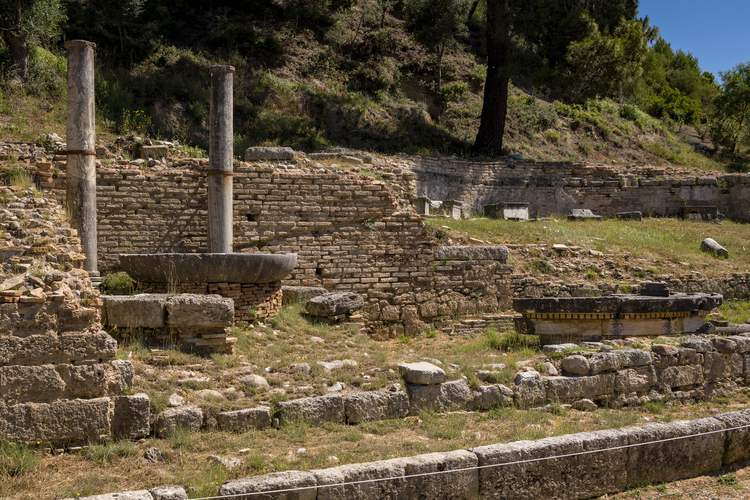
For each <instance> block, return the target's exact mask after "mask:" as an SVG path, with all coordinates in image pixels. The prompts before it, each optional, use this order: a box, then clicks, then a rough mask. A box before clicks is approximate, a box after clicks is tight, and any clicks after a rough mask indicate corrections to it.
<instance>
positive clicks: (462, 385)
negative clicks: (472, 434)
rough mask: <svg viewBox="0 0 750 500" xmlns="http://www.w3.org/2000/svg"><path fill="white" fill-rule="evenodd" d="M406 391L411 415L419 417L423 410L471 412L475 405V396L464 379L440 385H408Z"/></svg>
mask: <svg viewBox="0 0 750 500" xmlns="http://www.w3.org/2000/svg"><path fill="white" fill-rule="evenodd" d="M406 391H407V392H408V393H409V415H419V413H420V412H421V411H423V410H434V411H438V412H443V411H456V410H471V409H473V405H474V394H473V393H472V392H471V389H469V384H468V383H467V382H466V380H464V379H460V380H454V381H452V382H445V383H444V384H440V385H412V384H406Z"/></svg>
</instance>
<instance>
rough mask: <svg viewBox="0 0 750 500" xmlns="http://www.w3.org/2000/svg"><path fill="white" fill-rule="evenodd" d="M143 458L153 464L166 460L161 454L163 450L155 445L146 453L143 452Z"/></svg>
mask: <svg viewBox="0 0 750 500" xmlns="http://www.w3.org/2000/svg"><path fill="white" fill-rule="evenodd" d="M143 459H144V460H145V461H146V462H149V463H152V464H155V463H157V462H161V461H163V460H164V459H163V458H162V456H161V450H160V449H159V448H156V447H153V446H152V447H151V448H149V449H147V450H146V451H145V453H144V454H143Z"/></svg>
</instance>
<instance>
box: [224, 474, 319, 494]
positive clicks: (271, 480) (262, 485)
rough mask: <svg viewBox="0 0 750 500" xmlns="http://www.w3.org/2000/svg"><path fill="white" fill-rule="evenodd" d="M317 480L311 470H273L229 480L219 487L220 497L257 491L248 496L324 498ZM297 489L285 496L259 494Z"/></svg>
mask: <svg viewBox="0 0 750 500" xmlns="http://www.w3.org/2000/svg"><path fill="white" fill-rule="evenodd" d="M316 486H317V481H316V479H315V476H314V475H313V474H312V473H310V472H302V471H297V470H288V471H284V472H272V473H271V474H265V475H262V476H254V477H246V478H242V479H235V480H233V481H227V482H225V483H224V484H222V485H221V486H220V487H219V497H221V496H230V497H231V496H234V497H235V498H243V497H240V495H242V494H243V493H256V494H255V495H251V496H249V497H246V498H248V499H252V500H282V499H284V500H316V497H317V500H322V499H321V498H320V497H319V496H318V492H317V488H316ZM278 490H295V491H289V492H288V495H284V496H283V497H282V496H280V495H278V494H272V493H271V494H267V495H262V494H260V495H259V494H257V493H259V492H264V491H278Z"/></svg>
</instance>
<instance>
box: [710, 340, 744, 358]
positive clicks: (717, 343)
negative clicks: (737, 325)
mask: <svg viewBox="0 0 750 500" xmlns="http://www.w3.org/2000/svg"><path fill="white" fill-rule="evenodd" d="M749 340H750V339H749ZM711 345H712V346H713V348H714V349H716V350H717V351H718V352H720V353H722V354H731V353H733V352H736V351H737V342H735V341H734V340H730V339H727V338H724V337H714V338H712V339H711Z"/></svg>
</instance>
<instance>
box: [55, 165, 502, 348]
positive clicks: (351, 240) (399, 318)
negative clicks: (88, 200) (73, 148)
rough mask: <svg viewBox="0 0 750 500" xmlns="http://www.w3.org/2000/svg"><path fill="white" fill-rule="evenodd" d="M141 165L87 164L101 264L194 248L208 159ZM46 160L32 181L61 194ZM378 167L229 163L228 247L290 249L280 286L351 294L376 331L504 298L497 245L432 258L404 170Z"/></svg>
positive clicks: (200, 231) (200, 237)
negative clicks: (484, 251)
mask: <svg viewBox="0 0 750 500" xmlns="http://www.w3.org/2000/svg"><path fill="white" fill-rule="evenodd" d="M124 163H127V162H124ZM146 165H147V164H146V163H144V162H142V161H140V162H138V163H136V162H133V163H127V164H122V165H120V164H118V165H107V164H101V163H100V164H99V165H98V166H97V219H98V237H99V265H100V269H101V270H106V269H116V268H117V267H118V254H121V253H161V252H186V253H190V252H205V249H206V240H207V235H206V220H207V201H206V171H207V169H208V161H207V160H179V161H176V162H174V163H172V164H171V165H170V167H169V168H166V167H164V166H162V165H161V164H159V163H156V165H152V166H150V167H147V166H146ZM54 168H55V169H56V172H57V175H56V177H54V178H52V177H47V178H46V179H45V180H44V181H43V182H44V183H46V184H47V186H48V187H49V188H50V189H51V190H52V191H53V192H54V193H55V194H56V195H57V196H58V197H62V196H64V187H65V163H64V161H62V159H61V161H59V162H55V167H54ZM388 174H389V179H388V181H387V182H385V181H381V180H377V179H375V178H373V177H371V176H367V175H363V174H360V173H352V172H349V171H334V170H325V169H315V170H310V169H298V168H288V167H287V166H286V165H283V166H272V165H265V164H260V163H244V162H243V163H239V162H238V163H235V169H234V247H235V251H237V252H247V253H252V252H270V253H278V252H296V253H297V254H298V261H297V265H296V267H295V269H294V271H293V272H292V274H291V275H290V276H289V277H288V278H287V279H286V280H284V284H286V285H304V286H323V287H325V288H327V289H329V290H335V291H353V292H357V293H360V294H362V295H363V296H364V297H365V299H366V302H367V306H366V307H365V318H366V320H368V322H369V323H370V325H371V326H372V327H373V329H374V330H376V331H377V332H378V333H379V335H381V336H382V335H387V336H395V335H400V334H401V333H404V332H406V333H407V334H416V333H419V332H420V331H422V330H424V329H426V328H428V323H429V322H431V321H432V320H434V319H435V318H438V317H440V316H452V315H456V314H458V313H460V312H474V311H495V310H497V309H498V307H499V306H501V305H504V306H507V305H509V303H510V302H509V297H508V293H507V292H508V288H507V285H505V284H504V283H505V282H506V281H507V280H506V279H505V277H506V276H507V275H508V274H510V272H511V270H510V268H508V266H506V265H505V258H506V257H507V251H506V253H505V254H504V256H502V258H501V259H500V260H496V259H493V258H486V259H475V260H474V261H472V262H468V261H467V260H466V259H464V258H463V257H460V256H458V257H456V256H453V257H450V258H444V257H436V255H435V250H434V248H435V247H434V245H435V242H434V241H432V240H431V239H430V238H429V237H428V236H426V235H425V234H424V221H423V219H422V218H421V217H418V216H415V215H413V214H411V213H409V212H408V211H400V210H399V206H400V203H403V201H404V193H405V192H408V191H409V189H410V187H411V179H412V178H413V176H412V175H411V174H410V173H408V172H407V173H406V174H405V175H404V176H403V177H401V178H394V177H396V175H395V174H393V173H388ZM454 257H455V258H454ZM191 291H194V290H191ZM245 309H246V308H245Z"/></svg>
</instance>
